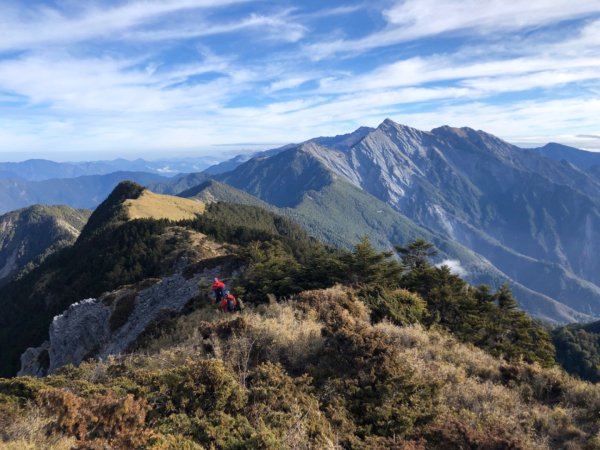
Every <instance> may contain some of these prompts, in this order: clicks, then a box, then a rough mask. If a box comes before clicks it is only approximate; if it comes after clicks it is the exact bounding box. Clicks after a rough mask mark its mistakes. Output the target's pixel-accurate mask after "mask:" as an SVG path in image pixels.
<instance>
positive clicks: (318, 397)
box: [0, 287, 600, 450]
mask: <svg viewBox="0 0 600 450" xmlns="http://www.w3.org/2000/svg"><path fill="white" fill-rule="evenodd" d="M599 408H600V389H599V388H598V387H597V386H594V385H591V384H588V383H584V382H580V381H576V380H575V379H573V378H570V377H569V376H567V375H566V374H565V373H564V372H562V371H561V370H559V369H556V368H551V369H543V368H540V367H539V366H537V365H527V364H523V363H518V362H517V363H507V362H504V361H502V360H499V359H495V358H493V357H491V356H489V355H488V354H486V353H484V352H482V351H480V350H477V349H475V348H473V347H472V346H469V345H464V344H461V343H459V342H457V341H456V339H454V338H453V337H451V336H450V335H448V334H446V333H444V332H439V331H434V330H429V331H428V330H426V329H424V328H423V327H422V326H420V325H408V326H397V325H393V324H391V323H389V322H385V321H384V322H379V323H376V324H373V323H372V322H371V320H370V318H369V309H368V308H367V307H366V306H365V304H364V303H363V302H362V301H361V300H360V297H359V296H358V295H357V293H356V292H355V291H353V290H348V289H346V288H341V287H336V288H332V289H328V290H319V291H308V292H304V293H302V294H300V295H298V296H296V297H294V298H293V299H292V300H291V301H289V302H286V303H281V304H273V305H265V306H259V307H256V308H249V309H247V310H246V311H244V312H243V313H241V314H237V315H228V316H225V315H223V314H218V313H216V312H215V311H214V310H213V309H212V308H211V307H207V308H201V309H199V310H196V311H194V312H192V313H191V314H189V315H187V316H183V317H181V318H178V319H172V321H171V322H169V323H166V324H164V327H163V331H162V332H161V333H160V337H158V338H153V339H147V340H145V341H142V342H139V343H138V351H137V352H136V353H134V354H132V355H129V356H126V357H125V356H124V357H117V358H114V359H111V360H109V361H107V362H90V363H86V364H83V365H82V366H81V367H79V368H73V367H69V368H65V369H64V370H62V371H61V372H60V373H58V374H56V375H53V376H50V377H48V378H45V379H42V380H39V379H31V378H19V379H12V380H0V409H1V411H2V415H1V416H0V429H2V432H1V433H0V442H3V443H4V444H3V445H4V448H11V449H12V448H14V449H17V448H18V449H29V448H32V449H33V448H46V449H50V450H52V449H67V448H73V447H79V448H103V447H105V446H107V445H108V446H110V447H113V448H148V449H162V448H188V449H201V448H218V449H239V448H265V449H297V448H315V449H317V448H318V449H340V448H349V449H367V448H394V449H407V450H408V449H412V450H414V449H423V450H424V449H433V450H436V449H439V450H442V449H443V450H446V449H451V448H453V449H465V448H479V449H483V448H485V449H509V448H514V449H521V448H522V449H550V448H590V449H591V448H597V447H598V446H599V445H600V442H599V441H598V433H599V431H600V428H599V423H598V420H597V417H596V413H597V411H598V409H599Z"/></svg>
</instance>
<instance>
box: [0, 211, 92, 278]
mask: <svg viewBox="0 0 600 450" xmlns="http://www.w3.org/2000/svg"><path fill="white" fill-rule="evenodd" d="M90 214H91V211H89V210H83V209H73V208H70V207H68V206H42V205H35V206H30V207H28V208H24V209H20V210H17V211H13V212H10V213H7V214H4V215H3V216H0V285H1V284H4V283H6V282H7V281H8V280H10V279H11V278H12V277H13V276H16V275H17V274H19V273H20V272H23V271H30V270H32V269H33V268H34V267H36V266H37V265H39V264H40V263H41V262H42V261H43V260H44V259H45V258H46V257H48V256H49V255H51V254H52V253H54V252H56V251H58V250H60V249H62V248H64V247H67V246H69V245H71V244H73V242H75V240H76V239H77V237H78V236H79V233H80V231H81V229H82V228H83V226H84V225H85V223H86V222H87V219H88V217H89V216H90Z"/></svg>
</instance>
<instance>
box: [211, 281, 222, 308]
mask: <svg viewBox="0 0 600 450" xmlns="http://www.w3.org/2000/svg"><path fill="white" fill-rule="evenodd" d="M212 291H213V293H214V294H215V302H216V303H217V305H218V304H220V303H221V300H223V297H224V296H225V283H223V282H222V281H221V280H219V279H218V278H217V277H215V282H214V283H213V285H212Z"/></svg>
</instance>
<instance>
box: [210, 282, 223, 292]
mask: <svg viewBox="0 0 600 450" xmlns="http://www.w3.org/2000/svg"><path fill="white" fill-rule="evenodd" d="M219 288H220V289H224V288H225V283H223V282H222V281H221V280H219V281H215V282H214V283H213V285H212V290H213V291H216V290H217V289H219Z"/></svg>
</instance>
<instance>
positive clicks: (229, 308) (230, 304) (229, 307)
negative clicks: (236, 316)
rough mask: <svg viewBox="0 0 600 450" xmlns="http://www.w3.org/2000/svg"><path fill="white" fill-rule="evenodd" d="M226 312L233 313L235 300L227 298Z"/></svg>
mask: <svg viewBox="0 0 600 450" xmlns="http://www.w3.org/2000/svg"><path fill="white" fill-rule="evenodd" d="M227 311H229V312H233V311H235V299H234V298H233V297H228V298H227Z"/></svg>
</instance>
